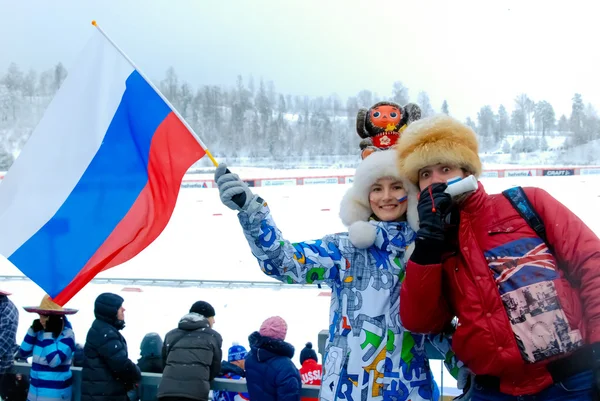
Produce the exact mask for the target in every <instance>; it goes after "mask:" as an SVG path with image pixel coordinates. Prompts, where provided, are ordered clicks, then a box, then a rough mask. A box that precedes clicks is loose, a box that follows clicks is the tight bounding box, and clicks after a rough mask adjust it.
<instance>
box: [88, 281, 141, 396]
mask: <svg viewBox="0 0 600 401" xmlns="http://www.w3.org/2000/svg"><path fill="white" fill-rule="evenodd" d="M124 312H125V308H123V298H121V297H120V296H118V295H116V294H111V293H104V294H101V295H99V296H98V298H96V302H95V304H94V315H95V316H96V320H94V322H93V323H92V327H91V328H90V330H89V331H88V334H87V338H86V340H85V345H84V347H83V351H84V353H85V360H84V362H83V369H82V383H81V401H126V400H127V391H128V390H131V389H132V388H133V387H134V386H135V383H137V382H138V381H140V379H141V374H140V370H139V368H138V367H137V365H136V364H135V363H133V362H132V361H131V360H129V357H128V355H127V343H126V342H125V338H123V336H122V335H121V333H119V330H122V329H123V328H124V327H125V316H124Z"/></svg>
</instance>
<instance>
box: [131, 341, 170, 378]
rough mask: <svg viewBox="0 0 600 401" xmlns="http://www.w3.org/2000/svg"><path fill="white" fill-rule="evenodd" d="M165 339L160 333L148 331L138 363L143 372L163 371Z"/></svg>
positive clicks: (141, 346)
mask: <svg viewBox="0 0 600 401" xmlns="http://www.w3.org/2000/svg"><path fill="white" fill-rule="evenodd" d="M162 347H163V340H162V338H160V335H159V334H158V333H148V334H146V335H145V336H144V339H143V340H142V343H141V344H140V355H141V356H142V357H141V358H140V359H138V362H137V365H138V367H139V368H140V370H141V371H142V372H149V373H162V372H163V369H164V363H163V360H162Z"/></svg>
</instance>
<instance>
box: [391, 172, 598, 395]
mask: <svg viewBox="0 0 600 401" xmlns="http://www.w3.org/2000/svg"><path fill="white" fill-rule="evenodd" d="M524 190H525V193H526V195H527V197H528V198H529V200H530V201H531V204H532V206H533V208H534V209H535V210H536V212H537V213H538V214H539V215H540V217H541V219H542V221H543V222H544V225H545V228H546V234H547V239H548V242H549V243H550V244H551V245H552V246H553V248H554V256H553V255H552V254H551V253H550V252H549V250H548V247H547V246H546V244H545V243H544V241H542V239H540V238H539V237H538V236H537V235H536V233H535V231H534V230H533V229H532V228H531V227H530V226H529V225H528V224H527V222H526V221H525V220H524V219H523V218H521V216H520V215H519V213H518V212H517V210H516V209H515V208H514V207H513V206H512V205H511V204H510V203H509V201H508V200H507V199H506V198H505V197H504V196H503V195H501V194H497V195H488V194H486V192H485V190H484V189H483V186H482V185H481V183H480V184H479V189H478V190H477V191H476V192H474V193H473V194H472V195H470V196H469V197H468V198H467V199H466V200H465V202H464V203H463V204H462V205H461V209H460V223H459V227H458V249H457V250H456V251H455V252H452V253H449V254H447V255H445V256H443V257H442V263H441V265H440V264H434V265H426V266H421V265H417V264H416V263H414V262H412V261H410V262H409V263H408V266H407V268H406V279H405V281H404V283H403V285H402V292H401V301H400V302H401V317H402V322H403V323H404V324H405V326H406V327H407V328H408V329H410V330H414V331H419V332H436V331H440V330H441V328H442V327H443V325H444V324H445V323H447V322H448V321H449V320H450V319H452V318H453V317H454V316H458V327H457V330H456V332H455V333H454V335H453V339H452V342H453V348H454V350H455V351H456V355H457V356H458V357H459V358H460V359H461V360H462V361H463V362H464V363H465V364H466V365H467V366H468V367H469V369H471V370H472V371H473V372H474V373H475V374H478V375H490V376H495V377H497V378H499V379H500V390H501V391H502V392H504V393H508V394H513V395H522V394H532V393H537V392H539V391H541V390H543V389H544V388H547V387H549V386H551V385H552V383H553V382H552V377H551V376H550V373H549V372H548V370H547V364H548V363H549V361H552V360H556V359H557V358H559V359H560V358H563V357H565V356H566V355H568V354H570V353H572V352H573V351H574V350H576V349H578V348H581V347H582V346H584V344H593V343H598V342H600V240H599V239H598V237H597V236H596V235H595V234H594V233H593V232H592V231H591V230H590V229H589V228H588V227H587V226H586V225H585V224H584V223H583V222H582V221H581V220H580V219H579V218H578V217H577V216H575V214H573V213H572V212H571V211H570V210H568V209H567V208H566V207H565V206H564V205H562V204H561V203H560V202H558V201H557V200H556V199H554V198H553V197H552V196H550V195H549V194H548V193H547V192H545V191H543V190H541V189H538V188H524ZM557 260H558V262H560V263H558V264H557ZM557 265H558V266H561V268H557ZM407 305H414V306H416V307H405V306H407ZM589 354H591V353H589Z"/></svg>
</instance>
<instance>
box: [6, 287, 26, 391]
mask: <svg viewBox="0 0 600 401" xmlns="http://www.w3.org/2000/svg"><path fill="white" fill-rule="evenodd" d="M9 295H11V294H10V293H9V292H7V291H3V290H0V397H1V398H2V399H3V400H5V401H25V399H26V398H27V389H28V387H29V381H28V380H27V377H26V376H23V375H20V374H19V375H16V374H14V373H9V372H8V371H9V370H10V368H11V367H12V365H13V360H14V354H15V352H16V351H17V350H18V349H19V346H18V345H17V343H16V340H17V327H18V325H19V311H18V309H17V307H16V306H15V304H14V303H13V302H12V301H11V300H10V299H8V296H9Z"/></svg>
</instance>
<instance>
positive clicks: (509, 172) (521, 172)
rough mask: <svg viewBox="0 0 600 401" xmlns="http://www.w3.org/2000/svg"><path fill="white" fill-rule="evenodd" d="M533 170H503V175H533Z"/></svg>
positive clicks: (534, 173)
mask: <svg viewBox="0 0 600 401" xmlns="http://www.w3.org/2000/svg"><path fill="white" fill-rule="evenodd" d="M535 175H536V171H535V170H504V176H505V177H534V176H535Z"/></svg>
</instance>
